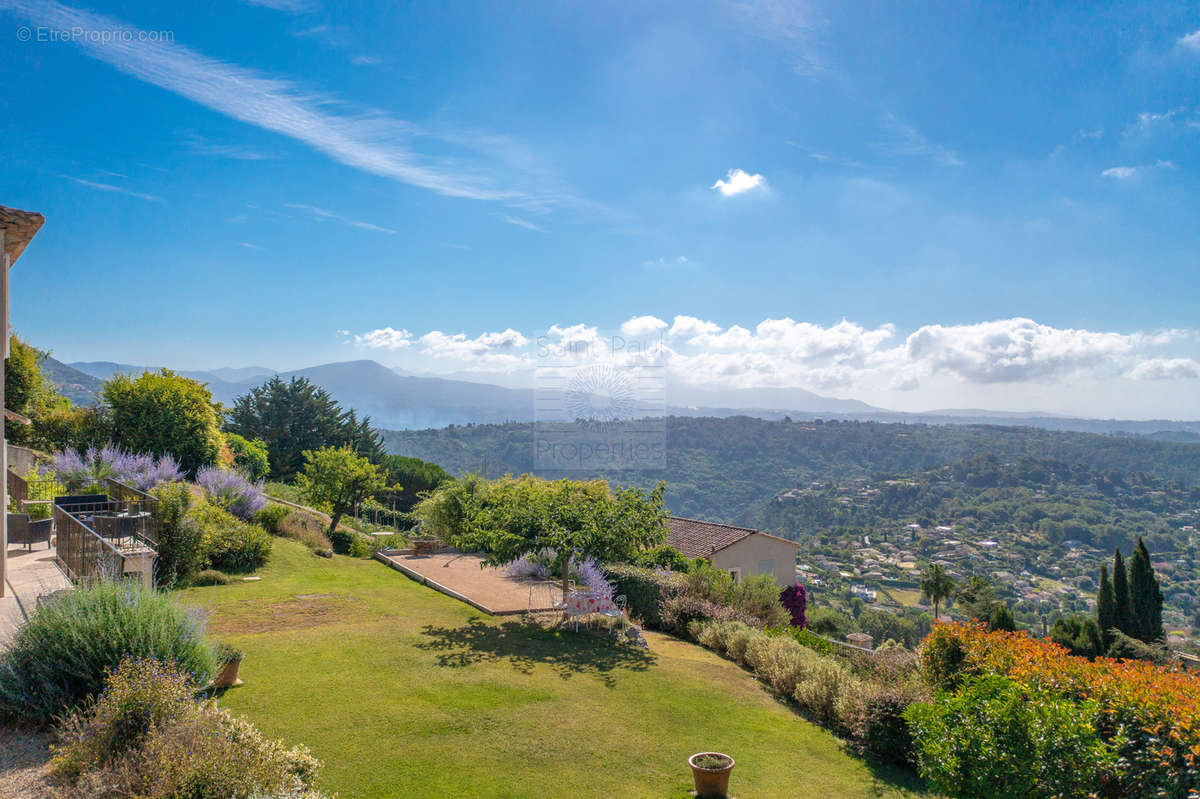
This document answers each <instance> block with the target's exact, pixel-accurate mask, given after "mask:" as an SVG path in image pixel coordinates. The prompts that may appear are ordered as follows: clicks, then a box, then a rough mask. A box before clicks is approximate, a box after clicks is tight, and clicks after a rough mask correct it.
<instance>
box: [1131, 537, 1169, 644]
mask: <svg viewBox="0 0 1200 799" xmlns="http://www.w3.org/2000/svg"><path fill="white" fill-rule="evenodd" d="M1129 603H1130V615H1131V619H1132V626H1133V631H1132V632H1131V633H1130V635H1132V636H1133V637H1134V638H1138V639H1140V640H1142V641H1145V642H1146V643H1148V644H1149V643H1154V642H1155V641H1159V640H1161V639H1162V638H1163V628H1162V603H1163V595H1162V590H1161V589H1160V588H1159V586H1158V578H1157V577H1155V576H1154V567H1153V566H1152V565H1150V551H1149V550H1148V549H1146V542H1144V541H1143V540H1142V539H1141V537H1140V536H1139V537H1138V542H1137V548H1136V549H1134V551H1133V556H1132V557H1131V558H1130V559H1129Z"/></svg>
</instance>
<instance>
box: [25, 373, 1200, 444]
mask: <svg viewBox="0 0 1200 799" xmlns="http://www.w3.org/2000/svg"><path fill="white" fill-rule="evenodd" d="M44 368H45V369H46V371H47V374H48V375H49V377H50V379H51V380H52V381H53V382H54V383H55V384H56V385H57V386H59V390H60V391H62V392H63V393H64V394H66V395H67V396H68V397H70V398H71V400H72V402H75V403H76V404H94V403H95V394H96V392H97V391H99V390H100V385H101V383H102V381H104V380H107V379H109V378H110V377H112V376H113V375H114V374H116V373H117V372H123V373H127V374H134V375H136V374H141V373H142V372H144V371H147V370H153V369H156V368H158V367H150V366H136V365H132V364H124V363H116V362H112V361H80V362H75V363H70V364H64V363H62V362H60V361H57V360H55V359H53V358H47V359H46V361H45V363H44ZM176 371H177V372H178V374H181V375H183V376H185V377H190V378H193V379H195V380H199V381H201V382H203V383H206V384H207V385H208V388H209V390H210V391H211V392H212V394H213V398H214V399H215V400H217V401H219V402H222V403H224V404H226V405H231V404H232V403H233V401H234V399H235V398H236V397H238V396H241V395H242V394H245V393H246V392H247V391H249V390H250V389H251V388H254V387H255V386H258V385H260V384H262V383H263V382H265V381H266V380H267V379H268V378H269V377H271V376H272V375H274V374H277V372H275V370H273V369H270V368H268V367H264V366H247V367H239V368H231V367H222V368H218V369H209V370H183V369H181V370H176ZM278 374H279V376H280V377H282V378H283V379H284V380H289V379H291V378H293V377H305V378H308V379H309V380H310V381H312V382H313V383H315V384H316V385H319V386H321V387H322V388H324V389H325V390H326V391H328V392H329V393H330V394H331V395H332V396H333V397H334V398H335V399H336V400H338V402H340V403H341V404H342V406H343V407H346V408H353V409H355V410H356V411H357V412H358V413H359V415H366V416H370V417H371V419H372V420H373V422H374V423H375V425H376V426H378V427H380V428H383V429H392V430H418V429H422V428H431V427H445V426H447V425H451V424H456V425H466V424H496V423H503V422H523V421H530V420H531V419H533V410H534V392H533V389H532V388H516V387H512V386H514V385H520V383H514V381H513V379H512V378H511V376H510V377H509V379H506V380H505V381H504V382H506V383H507V384H508V385H495V384H492V383H486V382H480V380H479V379H478V377H479V376H478V374H472V373H460V374H461V376H462V377H475V378H476V379H459V377H460V375H455V378H454V379H452V378H450V377H445V376H435V375H429V374H414V373H411V372H405V371H403V370H399V369H390V368H388V367H386V366H384V365H383V364H380V363H378V362H376V361H371V360H360V361H341V362H337V363H328V364H322V365H319V366H310V367H307V368H304V369H296V370H293V371H288V372H279V373H278ZM532 383H533V376H532V374H530V375H529V379H528V381H525V382H524V385H526V386H530V385H532ZM667 396H668V397H669V398H671V399H672V400H674V402H673V403H672V404H668V405H667V408H666V410H667V413H669V414H672V415H675V416H680V417H706V416H713V417H730V416H752V417H756V418H760V419H766V420H779V419H783V418H785V417H791V418H793V419H796V420H804V419H816V418H826V419H829V418H839V419H854V420H861V421H876V422H912V423H924V424H993V425H1005V426H1012V425H1020V426H1026V427H1038V428H1044V429H1049V430H1075V431H1080V432H1090V433H1109V434H1111V433H1120V434H1127V435H1133V436H1150V435H1153V436H1157V437H1160V438H1163V439H1167V440H1176V441H1185V442H1192V441H1195V440H1197V437H1200V421H1173V420H1152V421H1131V420H1120V419H1081V418H1075V417H1070V416H1061V415H1056V414H1045V413H1021V412H1011V411H990V410H979V409H966V410H957V409H945V410H935V411H929V412H926V413H905V412H898V411H891V410H887V409H885V408H878V407H875V406H872V405H868V404H867V403H865V402H860V401H859V400H855V399H838V398H834V397H823V396H821V395H819V394H814V393H812V392H810V391H806V390H804V389H800V388H751V389H706V388H694V387H691V386H688V385H677V386H668V391H667Z"/></svg>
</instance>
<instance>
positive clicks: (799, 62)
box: [730, 0, 831, 78]
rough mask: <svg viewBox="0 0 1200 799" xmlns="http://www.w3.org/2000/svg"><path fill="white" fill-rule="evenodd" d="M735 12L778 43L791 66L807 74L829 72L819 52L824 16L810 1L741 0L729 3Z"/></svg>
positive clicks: (759, 32)
mask: <svg viewBox="0 0 1200 799" xmlns="http://www.w3.org/2000/svg"><path fill="white" fill-rule="evenodd" d="M730 8H731V9H732V11H733V14H734V16H735V17H736V18H737V19H738V20H739V21H740V22H741V23H742V24H743V25H745V26H746V27H747V28H749V29H750V30H751V31H752V32H754V33H755V34H756V35H758V36H760V37H762V38H764V39H767V40H770V41H774V42H777V43H779V44H780V45H781V46H782V47H784V48H785V49H786V51H787V57H788V60H789V62H790V63H791V66H792V69H793V70H795V71H796V73H797V74H800V75H804V76H805V77H810V78H812V77H820V76H824V75H827V74H829V72H830V71H831V70H830V67H829V64H828V62H827V60H826V59H825V58H824V56H823V55H822V54H821V52H820V47H819V39H820V36H819V34H820V31H821V29H822V28H823V27H824V25H825V20H824V19H823V18H822V17H821V16H820V15H819V14H817V13H816V12H815V11H814V10H813V8H812V6H811V5H810V4H809V3H807V2H802V1H798V0H739V2H734V3H731V4H730Z"/></svg>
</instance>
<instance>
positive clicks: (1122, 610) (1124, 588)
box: [1112, 549, 1133, 635]
mask: <svg viewBox="0 0 1200 799" xmlns="http://www.w3.org/2000/svg"><path fill="white" fill-rule="evenodd" d="M1112 584H1113V609H1114V610H1115V611H1116V612H1115V614H1114V616H1115V618H1116V622H1117V624H1116V626H1117V629H1119V630H1120V631H1121V632H1123V633H1125V634H1126V635H1133V614H1132V613H1131V612H1130V608H1129V572H1127V571H1125V557H1124V556H1123V555H1122V554H1121V550H1120V549H1118V550H1117V551H1116V554H1115V555H1113V574H1112Z"/></svg>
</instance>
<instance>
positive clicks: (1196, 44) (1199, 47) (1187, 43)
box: [1177, 30, 1200, 53]
mask: <svg viewBox="0 0 1200 799" xmlns="http://www.w3.org/2000/svg"><path fill="white" fill-rule="evenodd" d="M1177 44H1178V45H1179V46H1180V47H1182V48H1184V49H1185V50H1191V51H1192V52H1193V53H1200V30H1197V31H1192V32H1191V33H1189V34H1188V35H1187V36H1180V37H1179V41H1178V42H1177Z"/></svg>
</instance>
